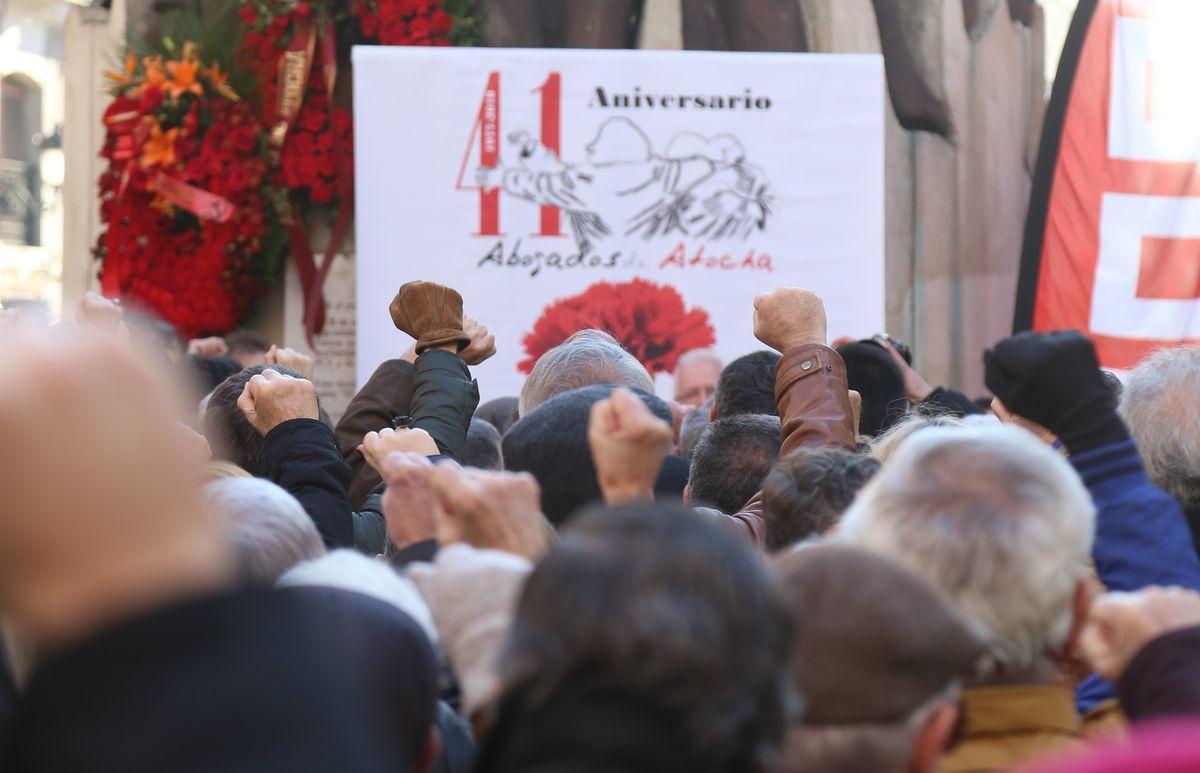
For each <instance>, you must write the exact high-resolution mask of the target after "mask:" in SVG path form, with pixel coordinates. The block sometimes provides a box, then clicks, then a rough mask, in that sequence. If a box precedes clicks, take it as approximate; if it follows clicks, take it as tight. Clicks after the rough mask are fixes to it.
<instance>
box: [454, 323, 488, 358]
mask: <svg viewBox="0 0 1200 773" xmlns="http://www.w3.org/2000/svg"><path fill="white" fill-rule="evenodd" d="M463 332H464V333H465V334H466V336H467V338H468V339H470V342H469V343H468V344H467V345H466V347H464V348H463V350H462V351H460V352H459V353H458V356H459V357H460V358H462V361H463V362H465V363H466V364H468V365H478V364H479V363H481V362H483V361H484V360H486V359H487V358H489V357H491V356H492V355H493V354H495V353H496V336H494V335H492V334H491V333H489V332H488V329H487V328H486V327H484V326H483V325H481V324H479V321H478V320H476V319H475V318H474V317H469V316H465V315H464V316H463Z"/></svg>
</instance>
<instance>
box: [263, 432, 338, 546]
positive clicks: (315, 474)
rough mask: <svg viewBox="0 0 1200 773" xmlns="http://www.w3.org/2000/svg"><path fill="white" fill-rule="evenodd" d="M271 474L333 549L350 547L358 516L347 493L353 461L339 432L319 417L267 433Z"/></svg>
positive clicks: (265, 448)
mask: <svg viewBox="0 0 1200 773" xmlns="http://www.w3.org/2000/svg"><path fill="white" fill-rule="evenodd" d="M263 461H264V462H265V464H266V468H267V477H268V478H270V479H271V480H272V481H274V482H275V483H277V484H279V486H280V487H282V488H283V489H284V490H286V491H287V492H288V493H289V494H291V495H292V496H294V497H295V498H296V499H297V500H298V501H299V502H300V504H301V505H303V506H304V511H305V512H306V513H308V516H309V517H310V518H312V520H313V523H315V524H316V526H317V531H318V532H320V534H321V539H322V540H324V541H325V546H326V547H329V548H339V547H350V546H351V545H353V544H354V543H355V540H354V531H355V530H354V517H353V516H352V515H351V513H350V502H349V500H347V498H346V487H347V486H349V485H350V466H349V465H348V464H346V462H345V461H343V459H342V456H341V454H339V453H338V449H337V443H336V442H335V441H334V439H333V432H331V431H330V429H329V427H326V426H325V425H324V424H322V423H321V422H319V421H317V420H316V419H292V420H291V421H285V422H283V423H282V424H280V425H279V426H277V427H275V428H274V429H272V430H271V431H270V432H268V433H267V435H266V437H265V438H263Z"/></svg>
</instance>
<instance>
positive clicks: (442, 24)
mask: <svg viewBox="0 0 1200 773" xmlns="http://www.w3.org/2000/svg"><path fill="white" fill-rule="evenodd" d="M429 27H430V29H431V30H432V32H433V36H434V37H436V38H444V37H446V36H447V35H449V34H450V30H451V29H453V27H454V17H453V16H451V15H450V14H448V13H446V12H445V11H443V10H442V9H441V8H439V9H437V10H436V11H434V12H433V15H432V16H431V17H430V19H429Z"/></svg>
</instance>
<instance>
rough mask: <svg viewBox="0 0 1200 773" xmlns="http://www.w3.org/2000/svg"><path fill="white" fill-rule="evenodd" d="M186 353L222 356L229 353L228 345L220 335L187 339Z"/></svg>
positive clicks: (201, 355) (200, 355)
mask: <svg viewBox="0 0 1200 773" xmlns="http://www.w3.org/2000/svg"><path fill="white" fill-rule="evenodd" d="M187 353H188V354H194V355H196V356H197V357H224V356H225V355H227V354H229V347H228V346H227V345H226V344H225V339H224V338H221V337H220V336H209V337H208V338H193V339H192V340H190V341H188V345H187Z"/></svg>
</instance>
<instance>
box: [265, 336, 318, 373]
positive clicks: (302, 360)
mask: <svg viewBox="0 0 1200 773" xmlns="http://www.w3.org/2000/svg"><path fill="white" fill-rule="evenodd" d="M266 359H267V363H266V364H267V365H286V366H287V367H289V368H295V369H296V370H298V371H300V372H301V373H303V374H304V377H305V378H306V379H308V380H309V381H312V379H313V375H314V374H315V373H316V370H315V367H314V363H313V358H312V357H309V356H308V355H307V354H304V353H303V352H298V351H296V350H295V349H289V348H287V347H286V346H276V345H275V344H271V348H270V349H269V350H268V351H267V358H266Z"/></svg>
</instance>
